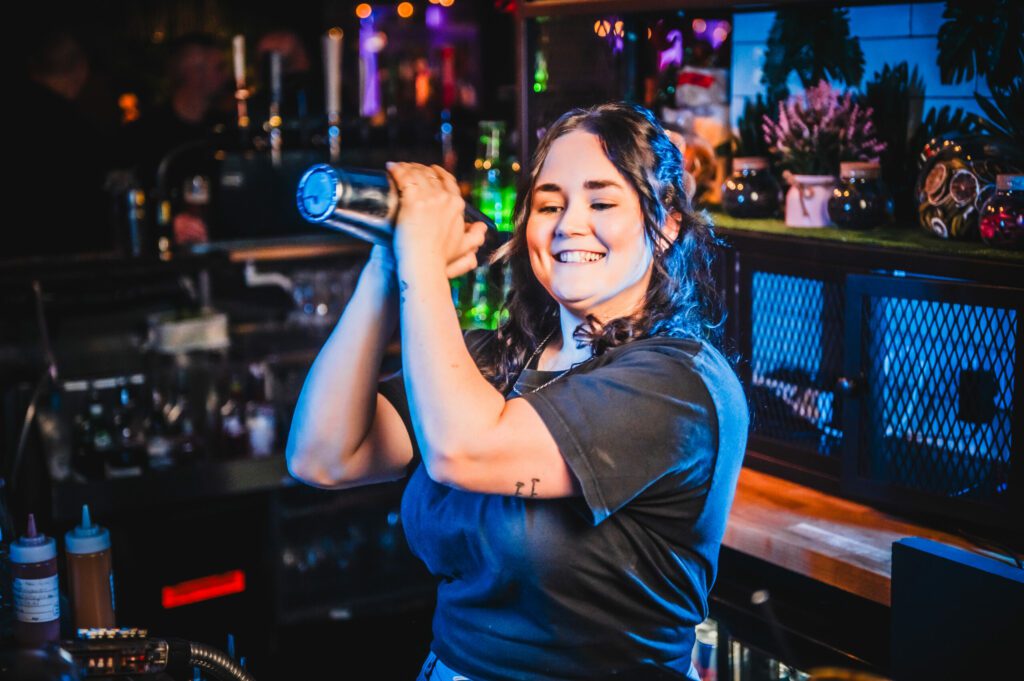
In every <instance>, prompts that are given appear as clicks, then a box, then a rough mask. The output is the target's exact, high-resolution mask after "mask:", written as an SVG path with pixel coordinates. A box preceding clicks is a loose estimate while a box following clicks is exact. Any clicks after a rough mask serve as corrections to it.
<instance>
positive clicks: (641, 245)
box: [526, 130, 653, 322]
mask: <svg viewBox="0 0 1024 681" xmlns="http://www.w3.org/2000/svg"><path fill="white" fill-rule="evenodd" d="M526 246H527V250H528V252H529V255H530V264H531V265H532V267H533V273H534V275H535V276H536V277H537V280H538V281H539V282H540V284H541V285H542V286H543V287H544V288H545V289H546V290H547V292H548V293H549V294H550V295H551V297H552V298H554V299H555V301H557V302H558V303H559V305H561V307H562V308H563V309H564V310H567V311H569V312H570V313H572V314H573V315H574V316H575V317H577V318H579V319H581V320H582V319H585V317H586V315H587V314H594V315H596V316H597V318H598V319H599V320H601V321H602V322H604V321H607V320H609V319H613V318H615V317H621V316H626V315H629V314H631V313H632V312H634V311H635V310H636V309H637V307H638V306H639V305H640V304H642V301H643V298H644V294H645V292H646V290H647V284H648V281H649V280H650V276H651V265H652V262H653V256H652V249H651V245H650V243H649V241H648V239H647V237H646V234H645V232H644V215H643V210H642V208H641V205H640V198H639V196H638V195H637V193H636V190H635V189H633V187H632V186H631V185H630V183H629V182H628V181H627V180H626V179H625V178H624V177H623V176H622V174H621V173H620V172H619V171H618V169H617V168H616V167H615V165H614V164H612V162H611V161H610V160H609V159H608V157H607V156H606V155H605V152H604V147H603V146H602V144H601V140H600V138H598V137H597V136H596V135H593V134H591V133H589V132H585V131H582V130H576V131H573V132H570V133H568V134H566V135H564V136H562V137H559V138H558V139H556V140H555V141H554V142H553V143H552V145H551V148H550V150H549V152H548V154H547V158H546V159H545V160H544V165H543V166H542V167H541V170H540V174H539V175H538V176H537V181H536V184H535V185H534V188H533V201H532V205H531V206H530V213H529V216H528V218H527V222H526Z"/></svg>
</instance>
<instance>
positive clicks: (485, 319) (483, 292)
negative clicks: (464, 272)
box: [463, 265, 494, 329]
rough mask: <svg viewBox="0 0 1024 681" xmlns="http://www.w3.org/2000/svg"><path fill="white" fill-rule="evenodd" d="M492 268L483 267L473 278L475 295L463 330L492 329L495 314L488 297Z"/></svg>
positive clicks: (471, 300)
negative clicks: (488, 280) (489, 276)
mask: <svg viewBox="0 0 1024 681" xmlns="http://www.w3.org/2000/svg"><path fill="white" fill-rule="evenodd" d="M489 273H490V267H489V266H488V265H481V266H480V267H477V268H476V271H475V272H474V277H473V294H472V297H471V298H470V308H469V310H468V312H467V314H466V318H465V323H464V324H463V328H467V329H490V328H494V327H492V326H491V325H492V323H493V317H494V314H493V312H492V306H491V302H490V299H489V298H490V297H489V296H488V288H489V287H488V282H487V279H488V276H487V275H488V274H489Z"/></svg>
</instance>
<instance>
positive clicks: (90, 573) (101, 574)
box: [64, 505, 114, 629]
mask: <svg viewBox="0 0 1024 681" xmlns="http://www.w3.org/2000/svg"><path fill="white" fill-rule="evenodd" d="M64 550H65V552H66V553H67V559H68V587H69V588H70V589H71V614H72V616H73V618H74V622H75V626H76V627H78V628H79V629H87V628H93V627H106V628H113V626H114V571H113V567H112V565H111V562H110V532H109V531H108V530H107V529H106V528H104V527H100V526H99V525H93V523H92V519H91V518H90V517H89V507H88V506H86V505H83V506H82V524H81V525H79V526H78V527H76V528H75V529H73V530H69V531H68V533H67V534H65V535H64Z"/></svg>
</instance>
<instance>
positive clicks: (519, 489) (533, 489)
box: [516, 478, 540, 497]
mask: <svg viewBox="0 0 1024 681" xmlns="http://www.w3.org/2000/svg"><path fill="white" fill-rule="evenodd" d="M530 481H531V482H532V483H533V484H531V485H530V496H531V497H535V496H537V483H538V482H540V478H530ZM525 486H526V483H525V482H517V483H516V496H517V497H521V496H523V487H525Z"/></svg>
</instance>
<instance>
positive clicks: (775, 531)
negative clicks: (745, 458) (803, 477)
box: [723, 467, 1000, 606]
mask: <svg viewBox="0 0 1024 681" xmlns="http://www.w3.org/2000/svg"><path fill="white" fill-rule="evenodd" d="M904 537H926V538H928V539H934V540H935V541H939V542H943V543H946V544H953V545H955V546H960V547H963V548H966V549H970V550H977V548H976V547H973V546H972V545H971V544H970V543H969V542H967V541H966V540H964V539H962V538H960V537H958V536H956V535H952V534H949V533H946V532H941V531H939V530H935V529H932V528H929V527H925V526H922V525H916V524H913V523H911V522H908V521H906V520H903V519H900V518H897V517H895V516H892V515H889V514H886V513H883V512H882V511H879V510H877V509H874V508H871V507H870V506H864V505H863V504H858V503H856V502H853V501H848V500H846V499H841V498H839V497H835V496H832V495H829V494H826V493H824V492H819V491H817V490H815V489H811V488H810V487H805V486H803V485H798V484H796V483H793V482H789V481H788V480H783V479H782V478H777V477H774V476H771V475H767V474H765V473H761V472H758V471H755V470H752V469H750V468H746V467H744V469H743V471H742V472H741V474H740V480H739V485H738V486H737V488H736V498H735V501H734V502H733V507H732V512H731V514H730V516H729V524H728V527H727V529H726V533H725V539H724V541H723V544H724V545H725V546H727V547H729V548H731V549H734V550H736V551H739V552H741V553H745V554H747V555H751V556H754V557H755V558H759V559H761V560H764V561H766V562H769V563H773V564H775V565H778V566H779V567H782V568H785V569H787V570H790V571H792V572H795V573H797V574H800V575H803V576H805V577H810V578H812V579H815V580H817V581H820V582H824V583H825V584H829V585H831V586H834V587H837V588H839V589H842V590H843V591H847V592H849V593H852V594H855V595H857V596H861V597H863V598H866V599H869V600H871V601H874V602H876V603H879V604H882V605H885V606H888V605H889V604H890V597H889V582H890V578H891V574H892V543H893V542H894V541H897V540H898V539H902V538H904ZM985 555H988V556H990V557H993V558H996V559H1000V557H999V556H996V555H993V554H988V553H985Z"/></svg>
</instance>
